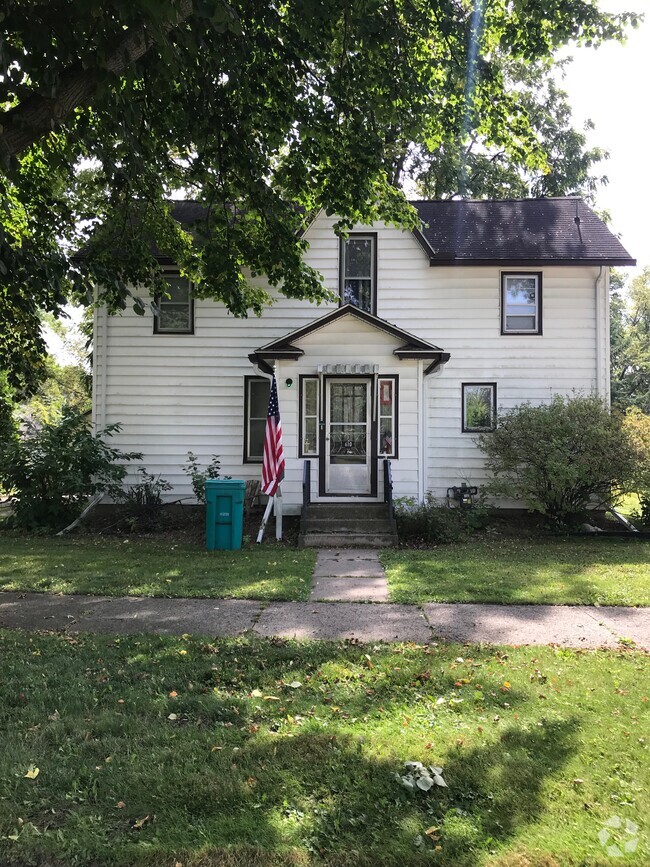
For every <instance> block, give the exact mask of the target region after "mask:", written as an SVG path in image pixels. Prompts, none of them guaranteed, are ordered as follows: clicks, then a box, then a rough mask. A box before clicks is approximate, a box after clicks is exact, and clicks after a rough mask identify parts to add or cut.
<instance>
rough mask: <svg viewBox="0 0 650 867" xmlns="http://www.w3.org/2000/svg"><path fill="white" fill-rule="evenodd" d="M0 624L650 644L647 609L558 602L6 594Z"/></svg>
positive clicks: (426, 639)
mask: <svg viewBox="0 0 650 867" xmlns="http://www.w3.org/2000/svg"><path fill="white" fill-rule="evenodd" d="M0 627H8V628H13V629H30V630H32V629H35V630H66V631H70V632H106V633H118V634H128V633H131V634H132V633H138V632H156V633H163V634H168V635H182V634H183V633H186V632H193V633H199V634H203V635H210V636H218V637H222V636H238V635H243V634H245V633H248V634H251V635H258V636H278V637H283V638H300V639H332V640H341V639H348V640H357V641H414V642H417V643H420V644H424V643H430V642H433V641H437V640H442V641H459V642H472V643H474V642H485V643H489V644H558V645H561V646H564V647H575V648H588V647H617V646H621V640H623V641H627V640H630V641H633V642H635V644H636V647H638V648H640V649H644V650H649V651H650V609H648V608H591V607H588V606H552V605H464V604H444V605H441V604H427V605H423V606H422V607H418V606H415V605H393V604H389V603H385V604H368V603H364V602H271V603H264V602H256V601H253V600H247V599H161V598H150V597H147V598H142V597H129V598H125V599H116V598H110V597H105V596H52V595H48V594H45V593H13V592H2V593H0Z"/></svg>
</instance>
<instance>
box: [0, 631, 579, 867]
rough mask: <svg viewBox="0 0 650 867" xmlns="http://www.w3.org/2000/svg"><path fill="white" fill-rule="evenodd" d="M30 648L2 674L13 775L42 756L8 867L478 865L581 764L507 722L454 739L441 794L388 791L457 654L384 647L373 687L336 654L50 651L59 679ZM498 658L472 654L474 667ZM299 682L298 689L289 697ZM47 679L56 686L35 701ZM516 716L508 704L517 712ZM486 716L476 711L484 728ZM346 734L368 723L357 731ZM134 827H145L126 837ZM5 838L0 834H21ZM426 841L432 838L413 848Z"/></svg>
mask: <svg viewBox="0 0 650 867" xmlns="http://www.w3.org/2000/svg"><path fill="white" fill-rule="evenodd" d="M12 640H15V641H19V640H20V639H19V638H18V637H15V638H14V637H13V636H12ZM37 641H38V639H37ZM43 642H44V643H43V647H42V648H40V647H39V654H40V653H41V652H42V655H39V656H37V657H35V658H32V657H31V655H30V657H29V658H30V660H31V662H30V667H29V670H28V671H25V668H24V666H21V665H20V664H19V662H18V660H16V665H15V670H14V671H13V672H12V673H11V677H10V678H8V679H6V680H5V684H4V689H5V690H6V691H7V693H8V694H15V695H18V696H19V698H18V699H17V700H16V701H17V704H13V703H11V702H7V703H6V704H5V705H4V706H5V707H6V709H7V712H8V714H9V717H8V718H11V719H13V720H14V725H15V726H17V727H18V729H20V730H21V731H22V730H28V731H29V732H30V734H29V735H28V737H27V741H26V742H25V743H24V744H23V743H22V742H21V743H20V744H18V745H17V746H16V749H18V750H21V749H23V747H24V748H25V750H26V752H25V755H24V757H22V758H21V759H20V761H19V759H18V756H16V757H14V758H13V762H14V763H17V764H19V765H20V762H22V763H23V764H24V763H25V762H26V761H27V758H28V757H29V758H30V760H31V759H32V758H33V756H39V755H40V756H42V759H41V760H40V761H41V775H40V777H39V780H38V781H37V782H36V783H35V785H34V786H32V787H31V788H29V789H27V788H26V784H25V783H24V781H22V783H21V787H22V788H21V790H25V791H26V792H27V793H28V795H30V797H32V796H33V797H34V801H33V803H31V806H30V803H29V802H25V801H22V802H19V803H17V804H16V805H15V809H16V810H17V811H18V812H17V813H16V815H19V816H21V818H22V819H23V820H24V821H25V823H33V826H35V827H36V828H38V829H39V836H35V837H33V838H32V839H29V838H28V837H25V839H24V848H22V846H23V843H22V842H21V838H20V837H19V841H18V842H17V844H16V846H15V847H14V846H12V845H11V844H8V843H7V842H6V841H5V842H4V843H3V844H2V845H1V846H0V854H3V855H4V857H5V860H4V861H3V863H6V864H8V865H16V864H22V863H29V864H47V865H50V864H51V865H63V864H66V865H68V864H70V863H72V861H73V860H74V859H71V857H70V856H71V854H74V855H75V858H76V863H87V864H102V865H105V864H106V865H108V864H116V865H117V864H119V865H121V867H122V865H139V867H140V865H145V864H146V865H156V867H173V865H175V864H177V862H180V863H182V864H183V865H184V867H199V865H200V867H211V865H214V867H217V865H219V867H280V865H281V867H298V865H306V864H312V863H314V864H326V865H331V867H334V865H336V867H353V865H354V867H394V865H396V864H399V865H401V867H410V865H414V867H415V865H422V864H424V863H430V861H431V858H432V857H435V863H436V864H440V865H448V867H475V865H478V864H479V863H481V859H482V858H483V857H484V856H485V854H486V853H487V852H489V851H490V850H491V849H493V848H495V846H498V845H499V844H504V843H508V842H509V841H513V840H515V838H516V837H517V836H518V835H519V834H521V833H522V832H523V831H524V830H525V828H526V826H527V825H529V824H531V823H535V822H537V821H539V820H540V819H541V818H542V817H543V814H544V801H543V796H542V790H543V788H544V786H545V783H546V780H547V778H548V777H549V776H553V775H554V774H556V773H557V772H558V771H559V770H560V769H561V768H562V766H563V764H564V763H565V761H566V760H567V758H568V757H569V756H570V755H571V753H572V752H573V751H574V750H575V739H576V734H577V731H578V724H577V722H576V721H575V720H572V721H567V722H551V721H545V720H541V721H539V723H533V726H534V727H529V728H527V727H525V726H523V725H514V724H510V725H508V727H505V726H506V723H505V722H501V723H499V725H503V726H504V727H505V728H504V730H503V731H502V732H501V734H500V737H498V739H497V740H492V741H491V742H490V743H486V744H481V745H478V746H473V747H468V748H463V747H462V746H459V745H458V744H456V745H452V742H453V738H454V735H453V731H454V726H453V725H452V726H451V728H449V727H448V729H447V731H446V732H445V734H444V735H443V738H441V739H439V742H438V744H437V745H436V751H437V752H436V755H437V757H438V760H439V761H440V762H441V763H442V764H443V766H444V776H445V779H446V781H447V783H448V786H449V788H448V789H442V788H438V787H436V788H434V790H432V791H431V792H429V793H427V794H425V793H422V792H419V791H418V792H416V793H409V792H407V791H406V790H405V789H404V788H403V787H402V786H400V784H399V783H398V782H397V781H396V780H395V776H394V775H395V773H396V772H400V771H402V769H403V762H404V761H407V760H411V759H418V758H420V759H423V760H425V759H424V756H422V755H413V754H411V751H413V750H414V749H418V748H414V746H413V744H414V743H415V742H416V741H417V743H421V739H420V738H419V737H416V739H415V740H413V739H409V737H408V733H407V738H406V739H405V740H403V739H402V738H401V737H400V736H399V735H398V734H395V731H394V730H395V727H396V726H399V725H400V722H401V719H402V718H403V715H404V713H408V712H412V713H414V714H415V713H417V712H418V710H419V706H420V705H421V703H422V694H423V693H426V694H427V696H428V697H429V698H430V699H433V700H434V701H435V697H436V696H438V695H447V696H449V695H450V694H456V695H458V694H460V693H459V692H458V691H457V690H456V691H454V676H455V675H454V669H452V671H449V670H448V667H449V664H452V665H453V659H454V657H453V650H449V651H446V650H445V651H442V652H440V653H436V654H434V655H432V657H425V658H423V657H422V655H421V654H419V655H418V656H417V658H415V657H413V658H409V657H408V655H405V654H400V653H398V652H393V651H390V650H387V649H386V648H382V649H381V650H380V651H379V650H378V651H377V653H376V655H375V663H374V666H375V667H374V668H373V669H372V670H371V669H368V668H365V669H364V668H362V667H363V666H364V660H366V656H365V652H366V648H357V647H348V648H342V647H341V646H340V645H332V644H319V645H307V646H305V647H304V648H303V647H300V646H296V645H295V644H293V643H289V642H286V643H285V642H278V643H277V644H273V643H270V642H266V643H262V642H247V641H246V640H242V641H240V642H230V643H228V644H227V645H226V644H221V645H219V646H216V645H210V644H207V643H204V642H201V641H200V640H188V641H187V642H184V641H182V640H180V639H178V640H169V639H162V638H158V637H141V638H133V639H131V638H129V639H124V638H121V639H116V640H115V642H114V643H112V645H111V644H107V642H106V640H102V639H99V638H94V637H89V636H87V637H79V638H74V639H71V638H64V637H59V638H58V639H57V644H60V642H64V645H63V646H64V647H65V648H66V652H67V658H66V660H65V663H64V664H62V662H61V654H60V653H59V654H58V655H57V654H56V653H55V652H54V650H55V648H54V647H51V648H50V651H49V652H46V651H47V648H46V646H45V642H46V639H45V638H44V639H43ZM32 648H33V645H30V647H29V653H30V654H31V653H32ZM179 648H180V650H179ZM181 653H183V654H184V655H180V654H181ZM494 656H495V653H494V651H486V650H477V653H476V654H475V659H476V660H483V661H485V662H487V661H488V660H489V659H490V658H493V657H494ZM423 663H425V664H426V665H427V666H429V663H431V665H430V669H431V670H430V669H426V670H423V668H422V666H423ZM441 664H446V665H445V668H444V669H441V668H440V665H441ZM328 666H329V668H328ZM298 669H300V671H301V673H300V675H299V676H300V678H301V680H302V681H303V684H302V686H301V687H300V688H291V687H290V684H291V682H292V681H293V680H294V679H295V678H296V672H297V670H298ZM352 669H354V673H355V675H359V674H361V673H363V675H364V678H366V677H367V678H369V679H370V678H376V685H377V689H374V688H369V684H368V683H367V682H366V681H365V680H364V679H361V678H360V677H359V678H358V679H357V678H356V676H355V678H354V679H350V678H349V677H348V675H346V671H348V670H352ZM377 669H381V670H382V672H383V673H382V676H381V677H379V676H378V671H377ZM433 669H436V670H438V671H439V672H440V673H439V674H438V675H435V674H433V673H432V670H433ZM309 672H311V674H310V673H309ZM323 672H327V673H328V674H327V677H328V678H329V680H325V679H324V676H323V674H322V673H323ZM337 672H338V674H337ZM26 678H29V679H30V681H31V683H26ZM308 678H309V680H308ZM312 678H313V680H314V681H317V682H318V686H316V687H315V688H313V687H312V686H311V685H310V684H311V679H312ZM189 681H191V682H192V684H193V685H194V686H193V689H190V683H189ZM42 682H45V683H47V682H51V683H52V684H53V685H54V684H56V687H55V689H52V688H50V690H49V691H42V689H40V684H41V683H42ZM380 682H381V683H380ZM323 684H324V689H325V693H323V692H322V690H321V689H320V686H321V685H323ZM468 689H473V687H470V686H468ZM19 690H20V691H24V692H25V694H26V695H25V698H24V699H21V698H20V693H19ZM0 692H2V690H0ZM176 692H178V696H176ZM253 693H257V694H253ZM66 694H70V699H69V700H68V703H67V707H66V708H64V707H63V705H61V704H60V702H61V700H62V698H61V697H62V695H66ZM172 696H173V697H172ZM265 696H275V698H276V699H277V700H268V701H267V700H265ZM118 697H119V701H118V700H117V699H118ZM526 702H527V697H526V695H524V694H521V693H517V692H516V691H514V690H512V691H510V692H509V693H508V704H509V706H510V709H511V710H514V709H516V708H518V707H519V708H521V707H523V706H524V705H525V704H526ZM497 703H498V699H495V700H494V705H495V707H496V705H497ZM490 704H491V700H490V698H489V697H487V694H486V701H485V708H484V710H485V712H488V710H492V708H491V707H490ZM337 705H340V710H341V711H345V713H342V712H341V713H339V708H337V707H336V706H337ZM57 707H61V715H60V718H59V717H58V716H57V715H56V714H55V710H56V708H57ZM459 712H460V711H459ZM441 713H442V711H441ZM445 713H454V711H451V710H449V711H445ZM465 713H468V714H470V715H471V714H473V710H468V711H465ZM170 714H173V718H170ZM54 717H56V718H54ZM352 717H359V718H360V719H363V718H364V717H367V723H366V724H365V725H364V726H362V727H359V726H357V728H356V729H355V730H354V731H352V732H351V731H350V728H349V727H350V726H352V723H353V720H352V719H351V718H352ZM348 719H350V722H348ZM34 723H36V726H35V730H32V729H31V728H30V729H26V728H25V727H28V726H30V725H31V724H34ZM432 724H433V728H431V737H432V739H435V737H436V725H437V722H436V721H435V720H434V719H433V717H432ZM494 724H495V725H496V723H494ZM5 727H6V729H7V731H6V732H2V734H3V736H4V734H8V735H10V736H11V733H12V726H11V725H7V724H6V723H3V728H5ZM346 729H347V730H346ZM15 730H16V729H15V728H14V729H13V731H14V732H15ZM361 731H363V732H365V734H364V736H361V735H360V734H359V733H358V732H361ZM494 731H495V733H496V731H497V729H495V730H494ZM373 749H374V754H371V751H372V750H373ZM419 749H421V748H419ZM107 755H110V756H111V761H110V762H108V761H107V759H106V756H107ZM21 756H22V754H21ZM48 757H49V758H48ZM93 768H96V769H97V770H96V771H93ZM99 768H101V770H98V769H99ZM12 785H18V784H16V783H13V784H12ZM70 792H74V798H73V800H72V801H71V800H69V796H68V795H67V793H70ZM119 799H123V800H124V801H125V802H126V807H124V809H116V802H117V801H118V800H119ZM12 809H13V807H12ZM53 811H54V812H53ZM9 812H11V811H9ZM144 816H147V817H155V818H153V819H151V820H150V821H147V822H146V823H145V824H143V826H142V828H141V829H139V830H137V831H135V832H134V830H133V827H132V823H133V821H134V820H137V819H138V818H142V817H144ZM5 822H6V829H5V828H3V827H0V835H1V834H6V833H8V830H7V829H10V828H13V827H14V825H15V818H12V819H11V821H10V820H9V817H8V816H7V817H6V818H5ZM2 824H3V823H2V822H0V826H2ZM431 827H437V828H438V829H439V831H437V832H435V836H438V837H439V840H434V839H433V837H429V836H427V835H426V833H425V832H426V830H427V829H429V828H431ZM84 829H85V830H84ZM23 833H24V832H23ZM57 835H59V836H57ZM419 837H421V838H422V841H421V845H419V846H418V845H416V839H417V838H419ZM436 845H439V846H441V847H442V848H441V850H440V851H439V852H436V853H435V855H434V854H433V852H434V849H435V846H436ZM3 847H5V848H4V852H3ZM7 847H8V848H7ZM48 852H49V853H56V854H55V855H53V856H52V858H50V855H49V854H46V853H48ZM64 853H66V857H64ZM7 856H8V857H7ZM15 856H23V858H24V860H23V861H21V860H20V857H15ZM12 858H13V860H12ZM39 859H40V860H39ZM57 859H58V860H57Z"/></svg>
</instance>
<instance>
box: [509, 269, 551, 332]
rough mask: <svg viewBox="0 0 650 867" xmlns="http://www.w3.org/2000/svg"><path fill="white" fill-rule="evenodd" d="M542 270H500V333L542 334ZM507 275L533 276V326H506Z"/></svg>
mask: <svg viewBox="0 0 650 867" xmlns="http://www.w3.org/2000/svg"><path fill="white" fill-rule="evenodd" d="M542 276H543V272H542V271H502V272H501V334H502V335H507V336H511V335H515V336H520V337H526V336H531V335H532V336H541V335H542V334H543V327H542V311H543V295H544V292H543V286H542ZM508 277H535V279H536V287H535V294H536V301H537V303H536V309H535V328H534V329H532V328H527V329H523V330H522V329H520V328H519V329H513V328H507V327H506V326H507V310H506V306H507V305H506V284H507V278H508Z"/></svg>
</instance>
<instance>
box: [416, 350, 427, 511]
mask: <svg viewBox="0 0 650 867" xmlns="http://www.w3.org/2000/svg"><path fill="white" fill-rule="evenodd" d="M423 367H424V362H423V361H422V360H419V361H418V381H417V387H418V502H419V503H423V502H424V481H425V473H426V448H425V447H424V437H425V424H424V419H425V406H424V373H423Z"/></svg>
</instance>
